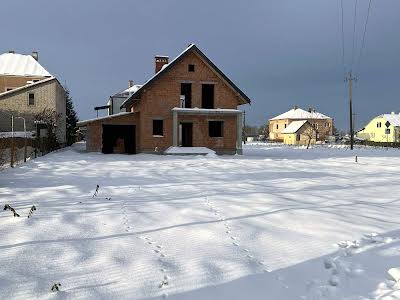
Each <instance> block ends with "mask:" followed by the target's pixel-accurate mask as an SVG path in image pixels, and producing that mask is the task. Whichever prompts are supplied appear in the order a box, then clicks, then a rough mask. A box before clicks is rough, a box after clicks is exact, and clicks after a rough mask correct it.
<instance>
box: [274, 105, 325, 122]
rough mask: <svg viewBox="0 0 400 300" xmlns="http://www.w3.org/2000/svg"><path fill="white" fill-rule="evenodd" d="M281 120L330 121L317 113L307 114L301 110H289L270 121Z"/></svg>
mask: <svg viewBox="0 0 400 300" xmlns="http://www.w3.org/2000/svg"><path fill="white" fill-rule="evenodd" d="M283 119H331V118H330V117H328V116H326V115H324V114H321V113H319V112H315V111H314V112H311V113H310V112H308V111H305V110H304V109H301V108H296V109H294V108H293V109H291V110H289V111H287V112H285V113H283V114H280V115H279V116H276V117H274V118H272V119H270V120H283Z"/></svg>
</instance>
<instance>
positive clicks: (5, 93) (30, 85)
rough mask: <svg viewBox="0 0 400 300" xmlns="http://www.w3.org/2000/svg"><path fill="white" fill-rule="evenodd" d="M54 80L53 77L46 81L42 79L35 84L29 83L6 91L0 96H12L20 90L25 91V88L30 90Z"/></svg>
mask: <svg viewBox="0 0 400 300" xmlns="http://www.w3.org/2000/svg"><path fill="white" fill-rule="evenodd" d="M54 79H56V78H55V77H49V78H46V79H43V80H39V81H36V82H33V83H29V84H27V85H24V86H20V87H18V88H15V89H12V90H10V91H6V92H3V93H0V96H5V95H8V94H12V93H15V92H17V91H20V90H23V89H26V88H30V87H32V86H36V85H38V84H42V83H45V82H48V81H52V80H54Z"/></svg>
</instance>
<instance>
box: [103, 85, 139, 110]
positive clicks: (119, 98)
mask: <svg viewBox="0 0 400 300" xmlns="http://www.w3.org/2000/svg"><path fill="white" fill-rule="evenodd" d="M141 87H142V85H140V84H134V83H133V81H132V80H129V81H128V88H127V89H126V90H123V91H121V92H119V93H116V94H115V95H113V96H111V97H110V99H109V100H108V102H107V105H108V115H109V116H110V115H115V114H119V113H121V112H126V108H125V107H122V108H121V105H122V104H123V103H124V102H125V100H126V99H128V98H129V97H130V96H132V95H133V94H134V93H136V91H137V90H138V89H140V88H141Z"/></svg>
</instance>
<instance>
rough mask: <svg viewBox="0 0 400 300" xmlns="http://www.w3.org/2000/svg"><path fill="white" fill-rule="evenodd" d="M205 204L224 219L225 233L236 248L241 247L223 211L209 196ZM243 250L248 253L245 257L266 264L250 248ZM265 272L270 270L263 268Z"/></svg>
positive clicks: (220, 219) (262, 264) (261, 264)
mask: <svg viewBox="0 0 400 300" xmlns="http://www.w3.org/2000/svg"><path fill="white" fill-rule="evenodd" d="M205 204H206V205H207V206H208V207H209V209H210V210H211V212H212V213H214V215H215V216H217V217H218V218H219V221H222V222H223V224H224V226H225V233H226V234H227V235H228V236H229V238H230V239H231V240H232V241H233V242H232V245H233V246H234V247H236V248H239V249H240V248H241V246H240V244H239V242H238V238H237V237H236V236H234V235H232V229H231V226H230V225H229V223H228V222H229V221H227V220H226V218H225V216H224V215H223V214H222V213H221V211H220V210H219V209H217V208H215V206H214V204H213V203H212V202H210V201H209V199H208V197H206V201H205ZM242 251H243V252H245V253H247V254H246V255H245V257H246V258H247V259H249V260H250V261H252V262H254V263H256V264H257V265H259V266H265V263H264V262H263V261H261V260H259V259H256V258H255V257H254V256H253V255H251V254H249V252H250V251H249V250H248V249H245V248H242ZM263 272H269V270H268V269H267V268H263Z"/></svg>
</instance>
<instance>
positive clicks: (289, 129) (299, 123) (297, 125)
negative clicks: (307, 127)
mask: <svg viewBox="0 0 400 300" xmlns="http://www.w3.org/2000/svg"><path fill="white" fill-rule="evenodd" d="M307 122H308V121H307V120H301V121H293V122H292V123H290V124H289V126H288V127H286V128H285V129H283V130H282V133H296V132H297V131H299V129H300V128H301V127H303V125H304V124H306V123H307Z"/></svg>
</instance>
